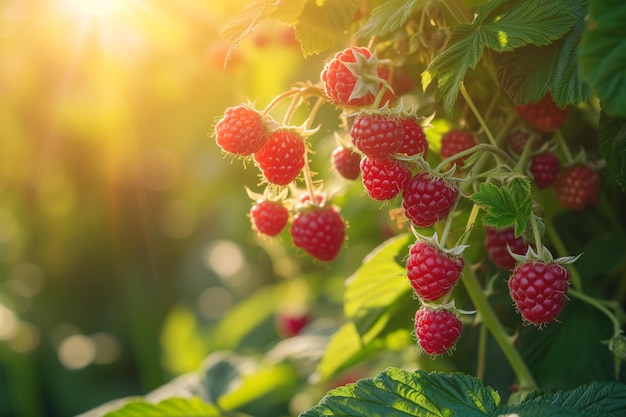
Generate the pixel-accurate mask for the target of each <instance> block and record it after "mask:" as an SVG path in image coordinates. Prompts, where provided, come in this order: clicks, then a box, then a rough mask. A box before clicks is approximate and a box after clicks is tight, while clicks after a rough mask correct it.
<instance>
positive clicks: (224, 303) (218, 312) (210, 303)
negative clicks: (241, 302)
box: [198, 287, 234, 319]
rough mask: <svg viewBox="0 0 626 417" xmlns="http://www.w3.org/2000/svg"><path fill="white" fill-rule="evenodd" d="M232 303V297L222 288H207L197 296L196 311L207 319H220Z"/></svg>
mask: <svg viewBox="0 0 626 417" xmlns="http://www.w3.org/2000/svg"><path fill="white" fill-rule="evenodd" d="M233 303H234V300H233V296H232V295H231V294H230V293H229V292H228V291H227V290H226V289H225V288H222V287H210V288H207V289H206V290H204V291H202V292H201V293H200V295H199V296H198V310H199V311H200V313H201V314H202V315H204V316H205V317H206V318H208V319H217V318H220V317H222V316H223V315H224V314H225V313H226V312H227V311H228V309H229V308H231V307H232V305H233Z"/></svg>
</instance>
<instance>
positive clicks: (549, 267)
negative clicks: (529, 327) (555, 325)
mask: <svg viewBox="0 0 626 417" xmlns="http://www.w3.org/2000/svg"><path fill="white" fill-rule="evenodd" d="M569 281H570V273H569V271H568V270H567V269H566V268H565V267H564V266H563V265H560V264H558V263H554V262H543V261H527V262H524V263H521V264H518V265H517V266H516V267H515V269H514V270H513V274H512V275H511V278H510V279H509V290H510V292H511V298H513V301H515V305H516V307H517V310H518V311H519V312H520V314H521V315H522V317H523V318H524V319H525V320H526V321H528V322H530V323H533V324H537V325H542V324H546V323H549V322H551V321H552V320H554V319H555V318H556V317H557V316H558V315H559V313H560V312H561V309H562V308H563V305H564V304H565V301H566V300H567V295H566V293H567V288H568V285H569Z"/></svg>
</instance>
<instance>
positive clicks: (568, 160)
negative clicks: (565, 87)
mask: <svg viewBox="0 0 626 417" xmlns="http://www.w3.org/2000/svg"><path fill="white" fill-rule="evenodd" d="M554 137H555V138H556V140H557V142H558V144H559V146H560V147H561V149H562V151H563V155H564V156H565V165H566V166H567V165H571V164H573V163H574V158H573V157H572V152H571V151H570V149H569V146H567V142H565V138H564V137H563V134H562V133H561V130H560V129H557V130H556V131H555V132H554Z"/></svg>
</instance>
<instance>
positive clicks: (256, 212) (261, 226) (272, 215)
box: [250, 200, 289, 236]
mask: <svg viewBox="0 0 626 417" xmlns="http://www.w3.org/2000/svg"><path fill="white" fill-rule="evenodd" d="M250 219H251V220H252V225H253V226H254V228H255V229H256V230H257V231H258V232H259V233H261V234H264V235H268V236H276V235H277V234H279V233H280V232H282V230H283V229H284V228H285V226H286V225H287V221H288V220H289V210H287V208H286V207H285V206H283V205H282V204H281V203H278V202H274V201H269V200H263V201H261V202H258V203H255V204H254V205H253V206H252V208H251V209H250Z"/></svg>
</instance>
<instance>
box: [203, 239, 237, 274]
mask: <svg viewBox="0 0 626 417" xmlns="http://www.w3.org/2000/svg"><path fill="white" fill-rule="evenodd" d="M206 261H207V265H208V267H209V268H210V269H211V270H213V272H215V273H216V274H217V275H218V276H219V277H220V278H222V279H228V278H231V277H234V276H235V275H237V274H238V273H239V272H240V271H241V270H242V269H243V268H244V265H245V263H246V261H245V258H244V256H243V251H242V250H241V247H240V246H239V245H238V244H237V243H235V242H233V241H231V240H217V241H215V242H213V243H212V244H211V245H210V246H209V247H208V249H207V252H206Z"/></svg>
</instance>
